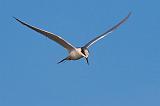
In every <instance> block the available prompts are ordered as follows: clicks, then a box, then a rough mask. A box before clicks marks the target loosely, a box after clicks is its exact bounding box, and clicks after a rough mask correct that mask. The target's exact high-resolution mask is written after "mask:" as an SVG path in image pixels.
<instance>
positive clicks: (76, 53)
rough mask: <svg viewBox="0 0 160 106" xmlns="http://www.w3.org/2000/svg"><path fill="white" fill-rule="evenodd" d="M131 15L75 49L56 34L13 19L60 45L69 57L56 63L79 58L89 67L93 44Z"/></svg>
mask: <svg viewBox="0 0 160 106" xmlns="http://www.w3.org/2000/svg"><path fill="white" fill-rule="evenodd" d="M130 15H131V12H130V13H129V14H128V15H127V16H126V17H125V18H124V19H122V20H121V21H120V22H119V23H118V24H116V25H115V26H113V27H112V28H110V29H109V30H107V31H106V32H104V33H102V34H101V35H99V36H97V37H95V38H94V39H92V40H91V41H89V42H88V43H86V44H85V45H84V46H82V47H79V48H77V47H75V46H73V45H72V44H71V43H69V42H67V41H66V40H64V39H63V38H61V37H60V36H58V35H56V34H53V33H51V32H48V31H45V30H42V29H40V28H37V27H34V26H32V25H29V24H27V23H25V22H24V21H21V20H19V19H18V18H15V17H13V18H14V19H15V20H16V21H18V22H20V23H21V24H22V25H24V26H26V27H28V28H30V29H32V30H34V31H36V32H38V33H40V34H42V35H44V36H46V37H48V38H49V39H51V40H53V41H55V42H57V43H58V44H60V45H61V46H62V47H64V48H65V49H66V50H67V51H68V53H69V55H68V56H67V57H66V58H64V59H62V60H61V61H59V62H58V64H59V63H61V62H63V61H65V60H78V59H80V58H83V57H84V58H85V59H86V62H87V64H88V65H89V62H88V56H89V50H88V49H89V47H90V46H92V45H93V44H94V43H96V42H97V41H98V40H100V39H102V38H104V37H105V36H107V35H109V34H110V33H111V32H113V31H114V30H115V29H117V28H118V27H119V26H120V25H121V24H122V23H124V22H125V21H126V20H127V19H128V18H129V16H130Z"/></svg>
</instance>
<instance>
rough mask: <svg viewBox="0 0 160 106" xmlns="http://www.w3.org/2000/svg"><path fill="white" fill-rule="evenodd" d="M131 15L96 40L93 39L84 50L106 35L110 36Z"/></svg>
mask: <svg viewBox="0 0 160 106" xmlns="http://www.w3.org/2000/svg"><path fill="white" fill-rule="evenodd" d="M130 15H131V12H130V13H129V14H128V15H127V16H126V17H125V18H124V19H123V20H121V21H120V22H119V23H118V24H117V25H115V26H114V27H112V28H110V29H109V30H108V31H106V32H104V33H103V34H101V35H99V36H97V37H96V38H94V39H93V40H91V41H90V42H88V43H87V44H86V45H85V46H84V47H85V48H89V47H90V46H91V45H92V44H94V43H95V42H97V41H98V40H100V39H102V38H104V37H105V36H107V35H108V34H110V33H111V32H113V31H114V30H115V29H117V28H118V27H119V26H120V25H121V24H122V23H124V22H125V21H126V20H127V19H128V18H129V16H130Z"/></svg>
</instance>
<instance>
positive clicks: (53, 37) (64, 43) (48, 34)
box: [13, 17, 75, 51]
mask: <svg viewBox="0 0 160 106" xmlns="http://www.w3.org/2000/svg"><path fill="white" fill-rule="evenodd" d="M13 18H15V17H13ZM15 19H16V20H17V21H18V22H20V23H21V24H22V25H24V26H27V27H28V28H30V29H32V30H34V31H36V32H38V33H40V34H42V35H44V36H46V37H48V38H50V39H51V40H53V41H55V42H57V43H58V44H60V45H61V46H63V47H64V48H65V49H67V50H68V51H71V50H73V49H75V47H74V46H72V45H71V44H70V43H69V42H67V41H65V40H64V39H63V38H61V37H60V36H57V35H55V34H53V33H51V32H47V31H45V30H42V29H39V28H36V27H34V26H31V25H29V24H27V23H25V22H23V21H21V20H19V19H17V18H15Z"/></svg>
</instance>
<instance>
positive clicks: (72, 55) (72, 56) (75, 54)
mask: <svg viewBox="0 0 160 106" xmlns="http://www.w3.org/2000/svg"><path fill="white" fill-rule="evenodd" d="M82 57H83V56H82V55H81V54H80V53H79V52H77V51H72V52H70V59H71V60H78V59H80V58H82Z"/></svg>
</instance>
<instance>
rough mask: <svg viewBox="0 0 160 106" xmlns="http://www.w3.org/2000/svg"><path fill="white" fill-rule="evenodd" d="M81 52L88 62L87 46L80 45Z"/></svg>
mask: <svg viewBox="0 0 160 106" xmlns="http://www.w3.org/2000/svg"><path fill="white" fill-rule="evenodd" d="M81 52H82V53H83V54H84V55H85V59H86V61H87V64H89V62H88V56H89V50H88V49H87V48H84V47H81Z"/></svg>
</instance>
